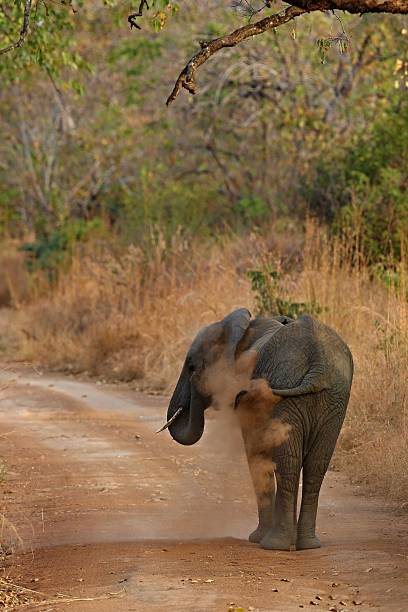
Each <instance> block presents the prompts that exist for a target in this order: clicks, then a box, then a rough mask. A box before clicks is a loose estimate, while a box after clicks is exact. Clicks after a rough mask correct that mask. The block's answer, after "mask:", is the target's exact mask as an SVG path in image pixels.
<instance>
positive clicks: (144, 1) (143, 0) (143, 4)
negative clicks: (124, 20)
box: [128, 0, 149, 30]
mask: <svg viewBox="0 0 408 612" xmlns="http://www.w3.org/2000/svg"><path fill="white" fill-rule="evenodd" d="M144 8H145V9H146V10H149V5H148V4H147V0H140V4H139V10H138V12H137V13H132V14H131V15H129V17H128V22H129V23H130V29H132V28H136V29H137V30H141V29H142V28H141V27H140V25H139V24H138V23H137V22H136V17H142V16H143V9H144Z"/></svg>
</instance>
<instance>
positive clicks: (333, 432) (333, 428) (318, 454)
mask: <svg viewBox="0 0 408 612" xmlns="http://www.w3.org/2000/svg"><path fill="white" fill-rule="evenodd" d="M340 426H341V423H340V424H339V423H338V422H337V421H332V422H330V423H327V424H326V425H325V426H324V427H322V428H321V429H320V431H319V433H318V436H317V437H316V440H315V442H314V444H313V446H312V447H311V449H310V450H309V452H308V454H307V456H306V459H305V460H304V463H303V485H302V505H301V508H300V514H299V521H298V525H297V540H296V549H297V550H305V549H309V548H320V546H321V544H320V540H319V538H318V537H317V536H316V516H317V507H318V502H319V493H320V488H321V486H322V482H323V479H324V476H325V474H326V472H327V469H328V467H329V464H330V459H331V457H332V455H333V451H334V447H335V446H336V441H337V437H338V434H339V431H340Z"/></svg>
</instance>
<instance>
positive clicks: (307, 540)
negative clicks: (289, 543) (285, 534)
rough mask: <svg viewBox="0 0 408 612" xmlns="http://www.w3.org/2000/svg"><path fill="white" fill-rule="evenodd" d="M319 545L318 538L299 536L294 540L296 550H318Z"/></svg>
mask: <svg viewBox="0 0 408 612" xmlns="http://www.w3.org/2000/svg"><path fill="white" fill-rule="evenodd" d="M320 547H321V543H320V540H319V538H318V537H317V536H316V535H314V536H301V535H299V536H298V538H297V540H296V550H307V549H309V548H320Z"/></svg>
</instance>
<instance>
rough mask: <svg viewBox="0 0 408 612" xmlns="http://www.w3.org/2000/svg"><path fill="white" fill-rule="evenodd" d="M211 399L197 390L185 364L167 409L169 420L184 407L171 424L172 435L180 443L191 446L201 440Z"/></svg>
mask: <svg viewBox="0 0 408 612" xmlns="http://www.w3.org/2000/svg"><path fill="white" fill-rule="evenodd" d="M209 403H210V400H209V398H206V397H205V396H203V395H202V394H201V393H199V392H198V391H197V389H196V388H195V385H194V384H193V383H191V381H190V377H189V375H188V370H187V367H186V365H184V367H183V369H182V371H181V374H180V378H179V380H178V382H177V385H176V388H175V390H174V393H173V395H172V397H171V400H170V404H169V408H168V410H167V420H168V421H169V420H170V419H171V418H172V417H173V416H174V415H175V413H176V412H177V411H178V410H179V408H182V410H181V412H180V413H179V415H178V416H177V417H176V419H175V420H174V421H173V422H172V423H171V424H170V425H169V431H170V435H171V436H172V438H174V440H176V442H178V443H179V444H184V445H186V446H190V445H191V444H195V443H196V442H198V441H199V439H200V438H201V436H202V435H203V431H204V410H205V409H206V408H207V407H208V406H209Z"/></svg>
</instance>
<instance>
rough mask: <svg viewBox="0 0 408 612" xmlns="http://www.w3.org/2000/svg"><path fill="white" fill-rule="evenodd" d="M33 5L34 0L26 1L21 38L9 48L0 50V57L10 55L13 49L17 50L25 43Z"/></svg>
mask: <svg viewBox="0 0 408 612" xmlns="http://www.w3.org/2000/svg"><path fill="white" fill-rule="evenodd" d="M31 4H32V0H25V3H24V16H23V27H22V28H21V30H20V38H19V39H18V40H17V41H16V42H13V43H11V44H10V45H8V47H4V48H3V49H0V55H3V53H9V52H10V51H13V49H17V48H18V47H21V46H22V44H23V43H24V41H25V39H26V37H27V34H28V32H29V29H30V13H31Z"/></svg>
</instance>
